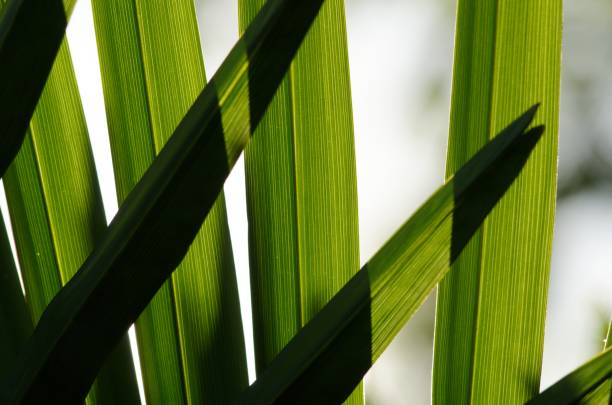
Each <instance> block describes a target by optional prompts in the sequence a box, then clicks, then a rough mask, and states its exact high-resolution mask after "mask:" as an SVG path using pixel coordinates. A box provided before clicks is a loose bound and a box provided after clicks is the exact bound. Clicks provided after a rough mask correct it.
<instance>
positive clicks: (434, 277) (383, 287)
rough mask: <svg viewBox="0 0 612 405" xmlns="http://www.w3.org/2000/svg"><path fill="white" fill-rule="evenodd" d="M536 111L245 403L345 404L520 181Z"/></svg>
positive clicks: (381, 257)
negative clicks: (492, 211) (368, 371)
mask: <svg viewBox="0 0 612 405" xmlns="http://www.w3.org/2000/svg"><path fill="white" fill-rule="evenodd" d="M534 113H535V109H534V108H532V109H531V110H530V111H528V112H527V113H526V114H524V115H523V116H522V117H521V118H519V119H518V120H517V121H515V122H514V123H512V124H511V125H510V126H509V127H508V128H507V129H506V130H505V131H504V132H503V133H501V134H500V135H499V136H497V137H496V138H495V139H494V140H493V141H491V142H490V144H489V145H487V146H486V147H485V148H483V149H482V150H481V151H480V152H479V153H478V154H477V155H476V156H475V157H474V158H473V159H472V160H470V161H469V162H468V163H467V164H466V165H465V166H464V167H463V168H462V169H461V170H460V171H458V172H457V174H456V175H455V176H454V177H452V178H451V179H450V180H449V181H448V182H447V183H446V184H445V185H444V186H443V187H442V188H440V189H439V190H438V191H437V192H436V193H435V194H434V195H433V196H432V197H431V198H430V199H429V200H428V201H427V202H426V203H425V204H424V205H423V206H421V208H420V209H419V210H418V211H417V212H416V213H415V214H414V215H413V216H412V217H411V218H410V219H409V220H408V221H407V222H406V223H405V224H404V225H403V226H402V227H401V228H400V229H399V230H398V231H397V232H396V233H395V235H394V236H393V237H392V238H391V239H390V240H389V241H388V242H387V243H386V244H385V245H384V246H383V247H382V248H381V249H380V250H379V251H378V252H377V253H376V254H375V255H374V257H373V258H372V259H371V260H370V261H369V262H368V263H367V264H366V265H365V266H364V267H363V268H362V269H361V270H360V271H359V273H357V275H356V276H354V277H353V278H352V279H351V280H350V281H349V283H347V285H346V286H345V287H344V288H342V290H340V292H339V293H338V294H337V295H336V296H335V297H334V298H333V299H332V300H331V301H330V303H329V304H327V305H326V306H325V307H324V308H323V310H322V311H321V312H320V313H319V314H318V315H317V316H316V317H315V318H314V319H313V320H312V321H311V322H310V323H308V324H307V325H306V327H305V328H304V329H302V331H300V332H299V333H298V334H297V336H296V337H295V338H294V339H293V340H292V341H291V342H290V343H289V344H288V345H287V347H286V348H285V349H284V350H283V351H282V352H281V353H280V354H279V355H278V356H277V358H276V359H275V360H274V361H273V362H272V363H271V364H270V366H269V367H268V368H267V370H266V371H265V372H264V374H263V375H262V376H261V377H260V378H259V379H258V380H257V381H256V382H255V383H254V384H253V385H252V386H251V387H250V388H249V389H248V390H247V391H246V392H245V393H244V394H243V396H241V397H240V398H239V400H238V401H236V403H237V404H243V403H249V404H271V403H291V404H312V403H317V404H336V403H339V402H340V401H342V400H344V399H345V398H346V397H347V396H348V395H349V394H350V393H351V391H352V390H353V389H354V387H355V386H356V385H357V384H358V382H359V380H360V379H361V378H362V377H363V375H364V374H365V372H366V371H367V370H368V369H369V367H370V366H371V365H372V363H373V362H374V361H375V360H376V359H377V358H378V357H379V356H380V355H381V353H382V352H383V350H384V349H385V348H386V347H387V346H388V344H389V343H390V341H391V340H392V339H393V337H394V336H395V335H396V334H397V333H398V332H399V330H400V329H401V327H402V326H403V325H404V323H405V322H406V321H407V320H408V318H409V317H410V316H411V315H412V314H413V313H414V312H415V311H416V310H417V308H418V307H419V306H420V305H421V304H422V303H423V301H424V300H425V299H426V297H427V295H428V294H429V292H430V291H431V289H432V288H433V287H434V286H435V285H436V284H437V283H438V282H439V281H440V279H441V278H442V277H443V276H444V275H445V274H446V272H447V271H448V270H450V267H451V264H452V263H453V262H454V261H455V259H456V258H457V256H458V255H459V253H460V252H461V251H462V250H463V248H464V247H465V245H466V244H467V242H468V241H469V240H470V238H471V236H472V235H473V234H474V232H475V231H476V229H477V228H478V227H479V226H480V225H481V223H482V221H483V220H484V218H485V217H486V216H487V215H488V213H489V212H490V211H491V209H492V208H493V206H494V205H495V204H496V203H497V201H498V200H499V199H500V198H501V197H502V195H503V194H504V193H505V191H506V190H507V189H508V187H509V186H510V184H511V183H512V181H513V180H514V179H515V178H516V177H517V176H518V174H519V172H520V171H521V169H522V167H523V166H524V165H525V163H526V161H527V158H528V157H529V155H530V153H531V151H532V150H533V148H534V147H535V145H536V143H537V142H538V140H539V139H540V136H541V135H542V132H543V127H541V126H540V127H536V128H533V129H532V130H529V131H528V132H527V133H526V134H524V133H523V131H524V130H525V129H526V128H527V126H528V125H529V123H530V122H531V120H532V118H533V115H534Z"/></svg>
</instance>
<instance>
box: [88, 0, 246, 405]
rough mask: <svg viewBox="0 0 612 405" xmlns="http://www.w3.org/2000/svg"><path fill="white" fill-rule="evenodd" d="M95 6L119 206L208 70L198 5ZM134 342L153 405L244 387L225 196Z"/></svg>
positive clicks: (223, 397) (225, 394) (224, 395)
mask: <svg viewBox="0 0 612 405" xmlns="http://www.w3.org/2000/svg"><path fill="white" fill-rule="evenodd" d="M93 5H94V17H95V22H96V30H97V36H98V42H99V43H100V59H101V63H102V72H103V73H102V76H103V84H104V88H105V97H106V100H107V104H108V111H107V115H108V122H109V129H110V131H109V133H110V137H111V146H112V147H111V149H112V153H113V159H114V166H115V168H116V169H117V171H116V173H117V176H116V177H117V185H118V187H117V192H118V196H119V199H120V202H122V201H123V200H124V198H125V196H126V195H127V194H128V193H129V191H130V190H131V189H132V187H133V186H134V185H135V184H136V183H137V182H138V180H139V179H140V178H141V176H142V174H143V173H144V171H145V169H146V168H147V167H148V166H149V165H150V164H151V162H152V161H153V160H154V158H155V155H156V154H157V153H159V151H160V150H161V148H162V147H163V145H164V144H165V142H166V141H167V138H168V137H169V136H170V134H171V133H172V131H173V130H174V129H175V127H176V125H177V124H178V123H179V121H180V119H181V118H182V117H183V115H184V114H185V112H186V111H187V109H188V108H189V107H190V105H191V104H192V103H193V101H194V99H195V98H196V97H197V95H198V94H199V93H200V92H201V90H202V88H203V87H204V84H205V73H204V63H203V60H202V56H201V53H200V46H199V36H198V31H197V24H196V19H195V12H194V5H193V2H192V1H190V0H188V1H180V2H178V3H177V2H174V3H168V2H164V1H128V2H125V1H115V2H112V1H111V2H109V1H94V4H93ZM117 15H119V16H120V18H117ZM135 55H136V57H135ZM132 98H133V99H132ZM124 100H127V101H124ZM136 120H137V121H136ZM135 126H137V128H136V131H134V132H131V133H130V132H126V130H128V131H129V129H131V128H132V127H135ZM136 334H137V338H138V346H139V353H140V358H141V365H142V369H143V377H144V386H145V393H146V397H147V402H148V403H149V404H166V403H176V404H180V403H203V402H205V401H206V402H209V403H225V402H227V401H228V400H230V399H231V398H232V397H233V396H235V395H236V393H238V392H240V390H241V389H243V388H244V387H245V386H246V385H247V382H248V381H247V373H246V358H245V352H244V341H243V338H242V336H243V332H242V323H241V319H240V309H239V303H238V293H237V286H236V279H235V270H234V263H233V258H232V249H231V244H230V239H229V229H228V225H227V219H226V214H225V202H224V200H223V196H220V197H219V199H218V200H217V202H216V203H215V205H214V206H213V208H212V209H211V212H210V213H209V215H208V217H207V218H206V221H205V222H204V224H203V226H202V229H201V230H200V232H199V234H198V236H197V237H196V239H195V240H194V242H193V243H192V245H191V248H190V250H189V252H188V253H187V255H186V256H185V258H184V259H183V261H182V263H181V265H180V266H179V268H178V269H177V271H176V272H175V273H174V274H173V275H172V277H171V279H170V280H169V281H168V282H167V283H166V284H165V285H164V286H163V287H162V289H161V290H160V292H159V293H158V294H157V295H156V297H155V298H154V299H153V301H152V303H151V305H150V307H149V308H148V309H147V310H145V312H144V313H143V314H142V315H141V316H140V318H139V320H138V321H137V323H136ZM222 363H225V364H226V366H224V367H222V368H219V367H218V365H219V364H222Z"/></svg>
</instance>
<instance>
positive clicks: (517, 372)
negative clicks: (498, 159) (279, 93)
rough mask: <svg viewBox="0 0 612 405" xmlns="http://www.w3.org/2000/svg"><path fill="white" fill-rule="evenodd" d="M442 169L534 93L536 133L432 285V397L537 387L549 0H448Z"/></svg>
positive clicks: (557, 20) (551, 116)
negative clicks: (450, 57)
mask: <svg viewBox="0 0 612 405" xmlns="http://www.w3.org/2000/svg"><path fill="white" fill-rule="evenodd" d="M457 7H458V13H457V31H456V39H455V67H454V75H453V95H452V103H451V119H450V135H449V143H448V161H447V174H448V175H452V173H454V172H455V171H456V170H457V169H458V168H459V167H461V165H462V164H463V162H465V161H467V159H469V158H470V156H472V154H473V153H474V152H476V151H477V150H478V149H479V148H480V147H481V146H482V145H484V144H485V143H486V142H487V141H488V140H489V139H491V138H492V136H493V135H494V134H495V133H496V132H497V131H498V130H499V129H500V128H501V126H502V125H503V124H504V123H505V122H507V121H508V119H510V118H511V117H512V116H514V115H515V114H517V113H518V112H519V111H520V110H521V109H522V108H523V106H524V105H525V104H530V103H533V102H537V101H541V102H542V108H541V110H540V112H539V114H538V116H537V117H536V123H543V124H545V125H546V128H547V132H548V136H547V137H546V138H545V139H544V140H543V142H541V144H540V145H539V146H538V147H537V148H536V150H535V151H534V155H533V158H532V159H531V160H530V161H529V163H528V164H527V166H526V168H525V170H524V171H523V173H522V174H521V176H520V177H519V178H518V180H517V182H516V185H515V186H513V187H512V188H511V189H510V190H509V191H508V193H507V195H506V196H505V197H504V198H503V199H502V201H501V202H500V204H499V206H498V207H497V208H496V209H495V210H493V212H492V214H491V215H490V217H489V218H487V220H486V221H485V222H484V224H483V227H482V229H481V230H479V231H478V232H477V233H476V235H475V236H474V239H473V240H472V242H471V243H470V244H469V245H468V246H467V247H466V249H465V252H464V253H463V254H462V256H461V257H460V258H459V260H458V261H457V263H456V264H455V265H454V268H453V271H452V272H451V274H450V275H449V276H448V277H447V278H445V279H444V280H443V281H442V282H441V283H440V287H439V290H438V303H437V314H436V332H435V349H434V371H433V384H432V385H433V403H434V405H438V404H449V403H453V404H471V403H477V404H498V403H499V404H501V403H504V404H505V403H520V402H523V401H525V400H527V399H529V398H530V397H532V396H533V395H535V394H537V393H538V390H539V386H540V370H541V364H542V348H543V337H544V318H545V313H546V302H547V291H548V279H549V270H550V254H551V248H552V236H553V223H554V210H555V195H556V178H557V174H556V173H557V128H558V124H557V122H558V105H559V69H560V62H561V12H562V7H561V1H555V2H550V1H546V0H523V1H513V0H512V1H510V0H507V1H498V0H478V1H471V0H460V1H459V2H458V6H457Z"/></svg>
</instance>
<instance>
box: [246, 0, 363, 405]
mask: <svg viewBox="0 0 612 405" xmlns="http://www.w3.org/2000/svg"><path fill="white" fill-rule="evenodd" d="M238 4H239V7H238V10H239V26H240V28H241V31H244V29H245V28H246V27H247V26H248V24H249V23H250V21H251V20H252V18H253V17H254V16H255V14H256V13H257V11H258V10H259V9H260V8H261V6H262V5H263V4H264V0H239V2H238ZM355 170H356V169H355V148H354V140H353V116H352V106H351V92H350V80H349V64H348V51H347V39H346V27H345V14H344V1H343V0H327V1H326V2H325V3H324V5H323V7H322V8H321V11H320V12H319V15H318V16H317V18H316V19H315V22H314V23H313V25H312V27H311V29H310V31H309V33H308V35H307V36H306V38H305V39H304V42H303V44H302V46H301V47H300V49H299V51H298V53H297V55H296V57H295V58H294V60H293V62H292V64H291V67H290V68H289V72H288V73H287V75H286V76H285V79H284V81H283V82H282V84H281V86H280V88H279V90H278V92H277V94H276V96H275V98H274V99H273V101H272V103H271V105H270V107H269V108H268V110H267V112H266V114H265V115H264V117H263V119H262V122H261V123H260V125H259V127H258V128H257V130H256V132H255V137H254V138H253V140H252V141H251V143H250V144H249V145H248V147H247V149H246V153H245V171H246V173H245V174H246V184H247V209H248V218H249V252H250V269H251V296H252V303H253V306H252V311H253V328H254V338H255V355H256V364H257V371H258V374H260V373H261V372H262V371H263V370H264V369H265V368H266V366H267V365H268V364H269V363H270V362H271V361H272V359H273V358H274V357H275V356H276V355H277V354H278V352H280V351H281V349H282V348H283V347H284V346H285V345H286V344H287V342H288V341H289V340H290V339H291V338H292V337H293V336H294V335H295V334H296V333H297V331H298V330H299V329H300V328H301V327H303V326H304V325H305V324H306V323H307V322H308V321H309V320H311V319H312V318H313V317H314V315H315V314H316V313H317V312H318V311H319V310H320V309H321V308H322V307H323V306H324V305H325V304H326V303H327V302H328V301H329V300H330V299H331V297H333V295H334V294H335V293H336V292H337V291H338V290H339V289H340V288H341V287H342V286H343V285H344V284H345V283H346V282H347V281H348V280H349V279H350V278H351V276H352V275H354V274H355V273H356V272H357V270H358V269H359V235H358V231H359V229H358V218H357V183H356V172H355ZM347 403H352V404H360V403H363V389H362V387H361V386H359V387H358V388H357V390H356V392H355V393H354V395H352V396H351V398H350V399H349V401H348V402H347Z"/></svg>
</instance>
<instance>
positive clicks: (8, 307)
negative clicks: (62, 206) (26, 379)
mask: <svg viewBox="0 0 612 405" xmlns="http://www.w3.org/2000/svg"><path fill="white" fill-rule="evenodd" d="M31 333H32V319H31V318H30V314H28V308H27V307H26V303H25V298H24V297H23V292H22V291H21V285H20V284H19V277H18V275H17V268H16V267H15V260H14V259H13V252H11V246H10V244H9V239H8V235H7V233H6V228H5V227H4V219H3V218H2V214H0V359H2V362H0V377H3V376H4V375H5V374H6V373H7V371H9V369H8V366H10V365H12V364H13V362H14V361H15V360H16V354H17V353H18V352H19V350H21V349H22V347H23V346H24V343H25V341H26V339H27V338H28V337H29V336H30V334H31Z"/></svg>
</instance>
